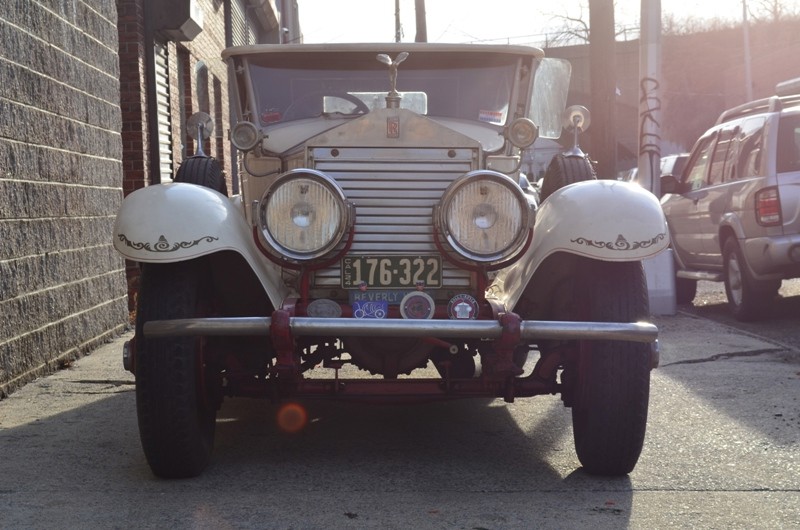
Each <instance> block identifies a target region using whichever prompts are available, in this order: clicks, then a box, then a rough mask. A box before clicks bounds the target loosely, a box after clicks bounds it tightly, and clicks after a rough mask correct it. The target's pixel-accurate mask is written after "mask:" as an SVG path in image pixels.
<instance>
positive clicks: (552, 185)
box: [539, 154, 597, 201]
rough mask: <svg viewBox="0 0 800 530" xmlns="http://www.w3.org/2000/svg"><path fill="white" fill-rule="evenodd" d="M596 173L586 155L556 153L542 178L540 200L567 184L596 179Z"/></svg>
mask: <svg viewBox="0 0 800 530" xmlns="http://www.w3.org/2000/svg"><path fill="white" fill-rule="evenodd" d="M596 179H597V175H596V174H595V172H594V167H592V163H591V162H590V161H589V157H588V156H585V155H584V156H575V155H565V154H557V155H555V156H554V157H553V159H552V160H551V161H550V164H548V166H547V171H545V174H544V178H543V179H542V191H541V193H540V195H539V196H540V197H541V201H544V200H545V199H547V197H549V196H550V195H552V194H553V192H554V191H556V190H557V189H560V188H563V187H564V186H566V185H567V184H572V183H574V182H581V181H584V180H596Z"/></svg>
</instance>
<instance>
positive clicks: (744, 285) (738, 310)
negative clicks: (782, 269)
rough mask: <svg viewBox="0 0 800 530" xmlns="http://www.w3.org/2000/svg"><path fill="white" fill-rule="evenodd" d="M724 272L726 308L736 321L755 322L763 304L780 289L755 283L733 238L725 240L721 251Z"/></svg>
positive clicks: (777, 284)
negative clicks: (728, 308)
mask: <svg viewBox="0 0 800 530" xmlns="http://www.w3.org/2000/svg"><path fill="white" fill-rule="evenodd" d="M722 259H723V264H724V272H725V294H726V295H727V297H728V307H730V309H731V313H733V316H734V317H736V319H737V320H741V321H748V320H755V319H756V318H758V317H759V316H761V315H762V314H763V310H764V308H765V306H766V305H767V303H768V302H769V301H770V300H771V299H772V298H774V297H775V295H776V294H777V292H778V289H779V288H780V280H778V281H766V282H763V281H758V280H756V279H754V278H753V277H752V276H751V275H750V273H749V272H748V270H747V263H746V262H745V260H744V255H743V254H742V249H741V248H740V247H739V244H738V243H737V242H736V240H735V239H734V238H728V239H726V240H725V245H723V247H722Z"/></svg>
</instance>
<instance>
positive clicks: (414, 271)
mask: <svg viewBox="0 0 800 530" xmlns="http://www.w3.org/2000/svg"><path fill="white" fill-rule="evenodd" d="M420 283H421V284H422V285H423V287H425V288H426V289H438V288H440V287H441V286H442V258H441V257H440V256H347V257H345V258H343V259H342V287H343V288H344V289H357V288H359V287H361V286H362V284H366V286H367V287H372V288H380V289H403V288H406V289H411V288H416V287H417V285H418V284H420Z"/></svg>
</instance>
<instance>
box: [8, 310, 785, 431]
mask: <svg viewBox="0 0 800 530" xmlns="http://www.w3.org/2000/svg"><path fill="white" fill-rule="evenodd" d="M653 321H654V322H655V323H656V325H657V326H658V328H659V346H660V351H661V362H660V366H661V367H666V366H669V365H674V364H688V363H699V362H705V361H713V360H717V359H720V358H726V357H753V356H761V355H764V356H775V357H778V358H780V359H782V360H786V361H794V362H800V353H798V352H796V351H792V350H791V349H789V348H788V347H787V346H785V345H781V344H778V343H775V342H773V341H770V340H768V339H765V338H761V337H757V336H755V335H753V334H751V333H747V332H743V331H740V330H737V329H734V328H732V327H730V326H726V325H724V324H719V323H717V322H713V321H711V320H708V319H705V318H701V317H696V316H694V315H690V314H688V313H681V312H679V313H678V314H676V315H667V316H656V317H654V319H653ZM132 336H133V334H132V332H128V333H125V334H123V335H121V336H119V337H118V338H116V339H115V340H113V341H112V342H109V343H107V344H105V345H103V346H102V347H100V348H98V349H96V350H94V351H93V352H92V353H91V354H89V355H86V356H85V357H83V358H81V359H79V360H77V361H75V362H74V363H72V364H71V365H69V366H68V367H67V368H66V369H64V370H60V371H58V372H56V373H54V374H52V375H50V376H47V377H42V378H39V379H37V380H35V381H32V382H30V383H28V384H27V385H26V386H24V387H23V388H21V389H19V390H17V391H16V392H14V393H13V394H11V396H9V397H8V398H6V399H4V400H2V401H0V429H8V428H12V427H16V426H19V425H22V424H24V423H27V422H32V421H37V420H40V419H43V418H46V417H49V416H52V415H55V414H59V413H60V412H63V411H66V410H70V409H74V408H77V407H80V406H82V405H87V404H90V403H93V402H95V401H98V400H101V399H103V398H104V397H107V396H108V395H111V394H117V393H121V392H129V391H132V390H133V389H134V377H133V375H132V374H131V373H130V372H127V371H125V369H124V368H123V366H122V346H123V344H124V342H125V341H126V340H129V339H130V338H131V337H132Z"/></svg>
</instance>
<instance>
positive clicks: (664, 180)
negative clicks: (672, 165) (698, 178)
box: [660, 175, 681, 195]
mask: <svg viewBox="0 0 800 530" xmlns="http://www.w3.org/2000/svg"><path fill="white" fill-rule="evenodd" d="M660 183H661V195H666V194H667V193H681V183H680V181H679V180H678V179H676V178H675V177H674V176H673V175H663V176H662V177H661V179H660Z"/></svg>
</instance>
